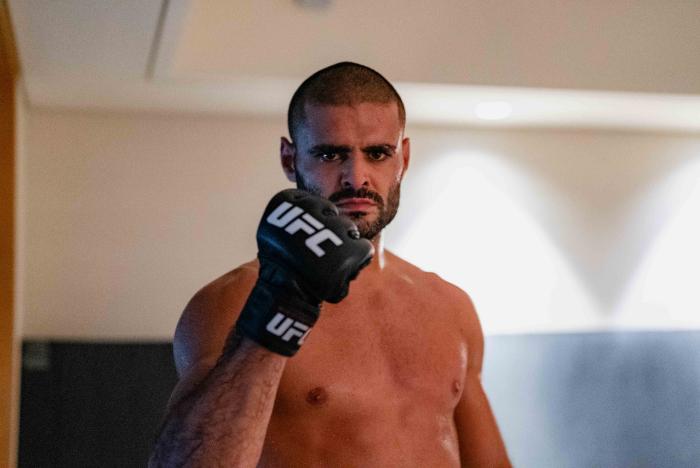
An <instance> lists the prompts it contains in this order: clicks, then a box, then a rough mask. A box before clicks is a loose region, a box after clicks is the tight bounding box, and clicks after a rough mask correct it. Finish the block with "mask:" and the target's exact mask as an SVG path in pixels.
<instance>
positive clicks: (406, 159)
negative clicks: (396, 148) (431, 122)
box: [401, 137, 411, 180]
mask: <svg viewBox="0 0 700 468" xmlns="http://www.w3.org/2000/svg"><path fill="white" fill-rule="evenodd" d="M401 157H402V159H403V170H402V171H401V180H403V176H404V175H405V174H406V171H407V170H408V164H409V163H410V162H411V140H410V139H409V138H408V137H406V138H404V139H403V140H401Z"/></svg>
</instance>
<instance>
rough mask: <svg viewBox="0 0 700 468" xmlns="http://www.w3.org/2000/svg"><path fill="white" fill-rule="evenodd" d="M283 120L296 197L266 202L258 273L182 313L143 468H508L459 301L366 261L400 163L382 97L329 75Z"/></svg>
mask: <svg viewBox="0 0 700 468" xmlns="http://www.w3.org/2000/svg"><path fill="white" fill-rule="evenodd" d="M288 119H289V133H290V137H291V141H290V140H288V139H286V138H284V137H283V138H282V140H281V162H282V168H283V170H284V172H285V174H286V176H287V178H288V179H289V180H290V181H291V182H295V183H296V184H297V186H298V188H299V189H301V190H303V191H301V190H290V191H284V192H281V193H280V194H278V195H276V196H275V197H274V198H273V199H272V201H271V202H270V204H269V205H268V208H267V209H266V211H265V213H264V214H263V219H262V220H261V224H260V227H259V229H258V235H257V239H258V247H259V253H258V259H257V260H255V261H252V262H249V263H247V264H244V265H242V266H240V267H239V268H237V269H235V270H233V271H231V272H229V273H227V274H225V275H224V276H222V277H220V278H218V279H217V280H215V281H213V282H212V283H210V284H209V285H207V286H205V287H204V288H203V289H202V290H200V291H199V292H198V293H197V294H196V295H195V296H194V297H193V298H192V300H191V301H190V302H189V304H188V305H187V307H186V309H185V311H184V312H183V315H182V317H181V319H180V322H179V323H178V327H177V330H176V332H175V342H174V352H175V361H176V366H177V370H178V373H179V375H180V381H179V383H178V385H177V387H176V388H175V390H174V392H173V395H172V397H171V400H170V403H169V409H168V415H167V418H166V420H165V423H164V425H163V429H162V432H161V434H160V437H159V439H158V440H157V442H156V447H155V449H154V451H153V454H152V456H151V460H150V464H151V466H203V467H212V466H236V467H238V466H246V467H247V466H256V465H257V466H285V467H286V466H299V467H309V466H323V467H330V466H372V467H378V466H392V467H393V466H417V467H425V466H460V464H461V465H462V466H474V467H507V466H510V463H509V461H508V457H507V455H506V450H505V447H504V445H503V442H502V440H501V436H500V434H499V432H498V429H497V426H496V422H495V420H494V417H493V414H492V412H491V409H490V407H489V404H488V401H487V399H486V396H485V394H484V392H483V389H482V386H481V383H480V373H481V364H482V356H483V335H482V332H481V328H480V325H479V322H478V318H477V316H476V313H475V311H474V307H473V305H472V303H471V301H470V299H469V297H468V296H467V295H466V294H465V293H464V292H462V291H461V290H459V289H458V288H456V287H455V286H453V285H451V284H449V283H447V282H445V281H443V280H441V279H440V278H439V277H438V276H437V275H435V274H432V273H426V272H423V271H421V270H419V269H418V268H416V267H415V266H413V265H411V264H409V263H407V262H406V261H404V260H402V259H400V258H399V257H397V256H395V255H394V254H392V253H390V252H388V251H387V250H385V249H384V246H383V243H382V230H383V228H384V227H385V226H386V225H387V224H389V223H390V222H391V220H392V219H393V217H394V215H395V214H396V211H397V209H398V206H399V197H400V186H401V181H402V179H403V176H404V174H405V172H406V169H407V168H408V164H409V160H410V144H409V139H408V138H407V137H405V136H404V124H405V111H404V107H403V104H402V102H401V99H400V97H399V95H398V94H397V93H396V91H395V90H394V88H393V87H392V86H391V84H389V82H388V81H387V80H386V79H384V78H383V77H382V76H381V75H379V74H378V73H377V72H375V71H373V70H371V69H369V68H367V67H364V66H361V65H358V64H353V63H348V62H344V63H339V64H336V65H333V66H331V67H328V68H326V69H323V70H321V71H319V72H317V73H315V74H314V75H312V76H311V77H310V78H308V79H307V80H306V81H305V82H304V83H303V84H302V85H301V86H300V88H299V89H298V90H297V92H296V93H295V95H294V97H293V98H292V102H291V104H290V108H289V115H288ZM350 220H352V222H351V221H350ZM353 223H354V225H353ZM358 231H359V232H358ZM360 270H362V271H361V272H360ZM358 273H359V275H358ZM355 277H357V278H356V279H354V278H355ZM353 279H354V281H353ZM351 281H352V284H350V282H351ZM348 287H349V288H350V289H349V292H348ZM321 302H323V306H322V311H321ZM312 328H313V330H312ZM222 350H223V351H222Z"/></svg>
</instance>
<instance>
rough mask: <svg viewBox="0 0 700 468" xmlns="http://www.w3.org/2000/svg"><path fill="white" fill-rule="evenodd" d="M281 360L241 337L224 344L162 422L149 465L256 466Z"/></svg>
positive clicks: (277, 383) (272, 401)
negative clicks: (211, 364)
mask: <svg viewBox="0 0 700 468" xmlns="http://www.w3.org/2000/svg"><path fill="white" fill-rule="evenodd" d="M285 362H286V358H285V357H283V356H280V355H277V354H274V353H271V352H269V351H267V350H265V349H263V348H261V347H259V346H258V345H256V344H255V343H253V342H252V341H250V340H248V339H246V338H243V339H242V340H241V341H240V342H239V343H229V344H228V345H227V349H226V350H225V351H224V353H223V355H222V357H221V358H220V359H219V361H218V362H217V364H216V366H215V367H214V368H213V369H212V370H211V372H210V373H209V374H208V375H207V377H206V378H205V379H204V380H203V381H202V382H201V384H199V386H198V387H196V389H195V390H194V391H192V392H191V393H190V394H189V395H187V396H186V397H184V398H183V399H182V400H180V401H179V402H177V403H176V404H175V405H174V406H173V407H172V409H171V410H170V413H169V414H168V417H167V419H166V421H165V423H164V425H163V428H162V431H161V433H160V436H159V437H158V439H157V441H156V445H155V448H154V450H153V453H152V455H151V459H150V461H149V466H150V467H166V466H167V467H176V466H177V467H180V466H182V467H185V466H186V467H199V466H202V467H212V466H236V467H246V466H251V467H252V466H255V465H256V464H257V462H258V459H259V458H260V452H261V450H262V445H263V441H264V439H265V433H266V431H267V426H268V423H269V420H270V415H271V414H272V408H273V405H274V401H275V395H276V393H277V388H278V386H279V381H280V378H281V376H282V371H283V369H284V366H285Z"/></svg>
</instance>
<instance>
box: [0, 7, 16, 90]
mask: <svg viewBox="0 0 700 468" xmlns="http://www.w3.org/2000/svg"><path fill="white" fill-rule="evenodd" d="M0 74H1V75H2V76H11V77H13V78H14V77H16V76H17V75H19V59H18V57H17V44H16V43H15V35H14V33H13V29H12V20H11V19H10V7H9V6H8V4H7V0H0Z"/></svg>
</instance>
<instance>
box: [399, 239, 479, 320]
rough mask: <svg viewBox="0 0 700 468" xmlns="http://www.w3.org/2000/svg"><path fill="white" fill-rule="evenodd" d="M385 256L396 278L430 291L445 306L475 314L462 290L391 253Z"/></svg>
mask: <svg viewBox="0 0 700 468" xmlns="http://www.w3.org/2000/svg"><path fill="white" fill-rule="evenodd" d="M387 254H388V256H389V260H390V261H391V262H392V264H393V265H394V268H395V272H396V274H397V275H398V276H401V277H404V278H405V279H406V280H407V281H409V282H410V283H413V285H414V286H415V287H416V288H418V289H419V290H421V291H430V294H431V295H434V296H435V297H436V299H440V300H441V301H446V303H447V304H450V305H451V306H454V307H456V308H457V309H460V310H463V311H465V313H466V314H467V315H475V314H476V311H475V310H474V304H473V302H472V300H471V297H469V294H467V293H466V292H465V291H464V290H462V289H461V288H459V287H458V286H456V285H454V284H452V283H450V282H449V281H446V280H444V279H443V278H442V277H440V275H438V274H437V273H434V272H430V271H424V270H422V269H420V268H419V267H417V266H416V265H413V264H412V263H410V262H407V261H406V260H404V259H402V258H400V257H398V256H397V255H395V254H393V253H389V252H387Z"/></svg>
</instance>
